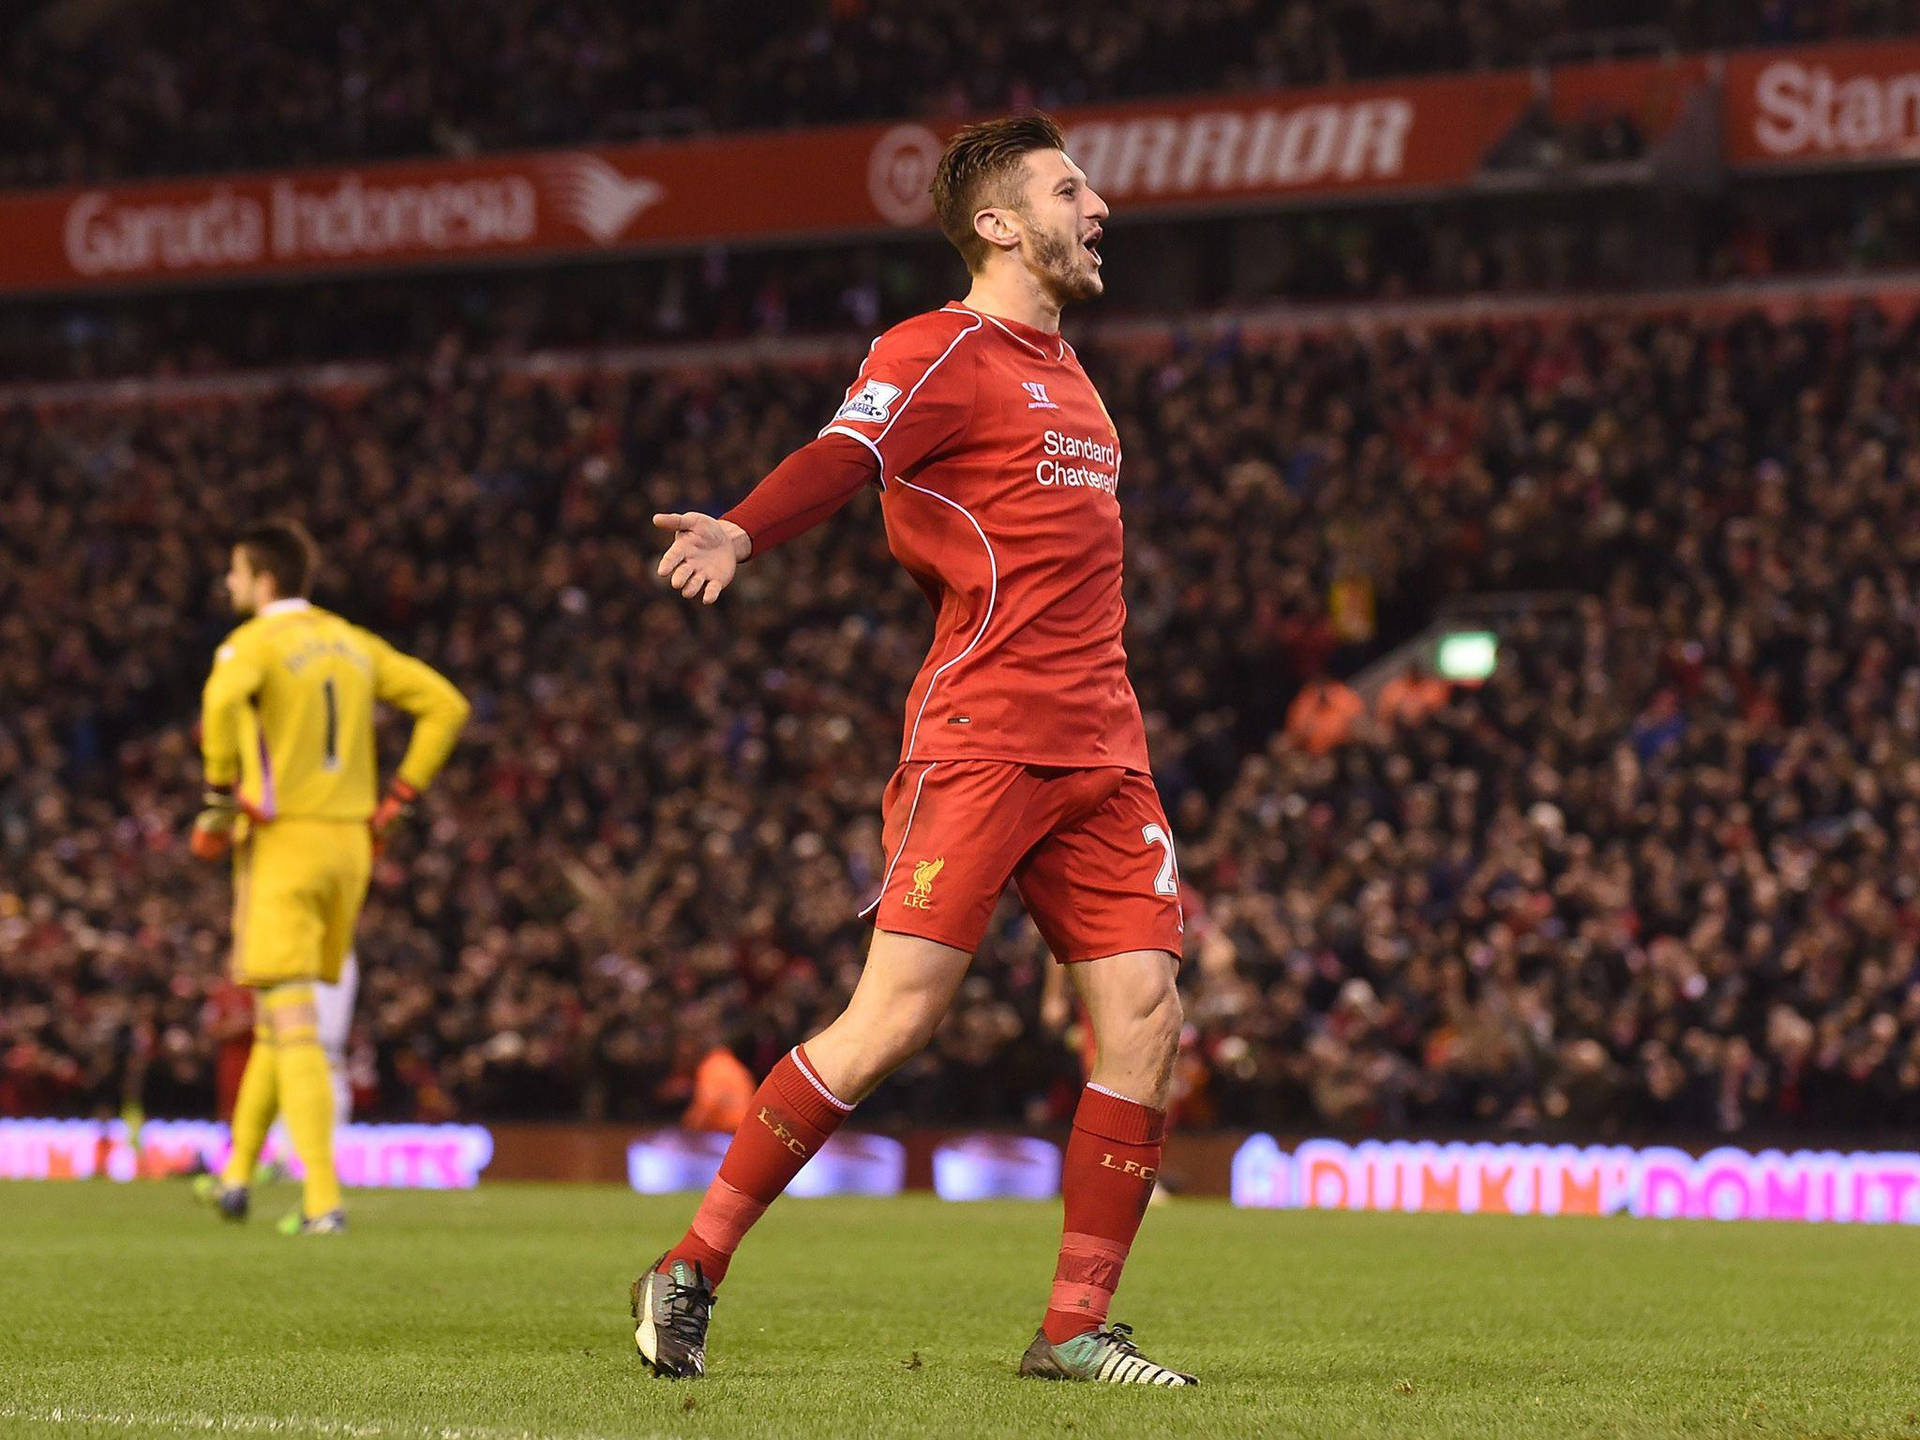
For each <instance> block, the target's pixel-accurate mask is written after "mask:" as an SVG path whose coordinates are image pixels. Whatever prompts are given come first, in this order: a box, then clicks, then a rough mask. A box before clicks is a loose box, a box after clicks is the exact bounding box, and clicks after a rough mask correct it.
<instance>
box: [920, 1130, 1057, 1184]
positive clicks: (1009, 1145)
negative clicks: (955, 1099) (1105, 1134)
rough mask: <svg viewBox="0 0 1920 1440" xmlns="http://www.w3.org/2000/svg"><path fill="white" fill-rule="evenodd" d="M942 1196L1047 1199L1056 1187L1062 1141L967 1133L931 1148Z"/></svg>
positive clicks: (935, 1177) (934, 1175)
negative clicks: (1053, 1142) (1060, 1143)
mask: <svg viewBox="0 0 1920 1440" xmlns="http://www.w3.org/2000/svg"><path fill="white" fill-rule="evenodd" d="M933 1189H934V1193H935V1194H937V1195H938V1196H939V1197H940V1198H941V1199H942V1200H1051V1199H1052V1198H1053V1197H1054V1196H1055V1195H1058V1194H1059V1193H1060V1147H1059V1146H1057V1145H1054V1144H1052V1143H1051V1142H1050V1141H1046V1140H1037V1139H1034V1138H1032V1137H1031V1136H1027V1135H967V1136H963V1137H962V1138H960V1139H958V1140H955V1141H953V1142H952V1143H950V1144H946V1145H942V1146H941V1147H940V1148H939V1149H937V1150H935V1151H934V1152H933Z"/></svg>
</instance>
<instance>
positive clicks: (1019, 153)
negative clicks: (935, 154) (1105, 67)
mask: <svg viewBox="0 0 1920 1440" xmlns="http://www.w3.org/2000/svg"><path fill="white" fill-rule="evenodd" d="M1065 145H1066V137H1065V136H1063V135H1062V134H1061V133H1060V126H1059V125H1058V124H1057V123H1056V122H1055V121H1054V119H1053V117H1052V116H1050V115H1042V114H1040V113H1039V112H1037V111H1036V112H1034V113H1033V114H1030V115H1007V116H1004V117H1002V118H1001V119H998V120H982V121H981V122H980V123H979V124H977V125H969V126H967V127H966V128H965V129H964V130H961V131H959V132H957V133H956V134H955V135H954V137H953V138H952V139H951V140H949V141H947V148H946V150H945V152H944V153H943V154H942V155H941V156H940V163H939V165H937V166H936V167H935V168H934V172H933V214H934V218H935V219H937V220H938V221H939V222H940V229H941V232H942V233H943V234H945V235H946V237H947V239H948V240H950V241H952V242H953V248H954V249H956V250H958V251H959V252H960V258H961V259H963V260H965V261H966V262H967V269H968V270H970V271H972V272H974V273H975V274H978V273H979V272H980V270H981V268H982V267H983V266H984V265H985V264H986V263H987V254H988V252H989V251H991V250H992V249H993V247H992V246H991V245H989V244H988V243H987V241H986V240H985V238H984V237H983V236H982V235H981V234H980V232H979V231H978V230H975V229H974V228H973V217H974V216H975V215H978V214H979V213H980V212H981V211H982V210H984V209H986V208H987V207H988V206H989V205H1002V206H1005V207H1007V208H1008V209H1015V208H1018V206H1019V204H1020V200H1021V195H1020V182H1021V179H1022V178H1023V177H1024V176H1025V174H1026V166H1025V164H1024V162H1025V160H1026V158H1027V156H1029V155H1031V154H1032V153H1033V152H1034V151H1036V150H1060V149H1064V148H1065Z"/></svg>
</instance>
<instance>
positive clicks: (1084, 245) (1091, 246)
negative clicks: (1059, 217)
mask: <svg viewBox="0 0 1920 1440" xmlns="http://www.w3.org/2000/svg"><path fill="white" fill-rule="evenodd" d="M1099 247H1100V232H1099V231H1098V230H1095V231H1094V232H1093V233H1092V234H1091V235H1089V236H1087V237H1086V239H1084V240H1082V241H1081V242H1080V248H1081V249H1082V250H1084V251H1086V252H1087V254H1089V255H1091V256H1092V257H1093V263H1094V264H1096V265H1098V264H1099V263H1100V248H1099Z"/></svg>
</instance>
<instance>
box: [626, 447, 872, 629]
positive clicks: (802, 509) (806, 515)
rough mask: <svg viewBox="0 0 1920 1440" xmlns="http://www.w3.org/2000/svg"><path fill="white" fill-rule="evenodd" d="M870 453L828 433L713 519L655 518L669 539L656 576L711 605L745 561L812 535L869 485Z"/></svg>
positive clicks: (686, 516)
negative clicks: (798, 538)
mask: <svg viewBox="0 0 1920 1440" xmlns="http://www.w3.org/2000/svg"><path fill="white" fill-rule="evenodd" d="M876 453H877V452H875V451H874V450H873V447H872V446H871V445H869V444H867V443H866V442H865V441H863V440H856V439H852V438H849V437H848V436H845V435H840V434H834V433H827V434H824V435H822V436H820V437H819V438H818V439H817V440H813V441H811V442H810V443H808V444H806V445H802V446H801V447H800V448H799V449H798V450H796V451H794V452H793V453H792V454H791V455H789V456H788V457H787V458H786V459H784V460H782V461H781V462H780V463H779V464H778V465H777V466H775V467H774V469H773V472H772V473H771V474H769V475H768V476H767V478H766V479H764V480H762V481H761V482H760V483H759V484H758V485H756V486H754V487H753V493H751V494H750V495H748V496H747V498H746V499H744V500H742V501H741V502H740V503H739V504H738V505H736V506H734V507H733V509H731V510H729V511H728V512H727V513H726V514H724V515H722V516H721V517H720V518H719V519H718V520H716V519H714V518H713V517H712V516H711V515H702V514H699V513H698V512H696V511H688V512H686V513H685V514H678V515H656V516H654V517H653V523H654V524H655V525H658V526H659V527H660V528H661V529H662V530H665V531H668V532H669V533H670V534H672V536H673V543H672V544H671V545H669V546H668V547H667V553H666V554H665V555H662V556H661V557H660V574H661V575H662V576H663V577H665V579H666V582H667V583H668V584H669V585H671V586H673V588H674V589H676V590H678V591H679V592H680V593H681V594H682V595H685V596H686V597H687V598H688V599H689V600H691V599H692V598H693V597H695V596H696V595H697V596H699V597H700V598H701V599H702V600H704V601H705V602H706V603H707V604H709V605H711V604H712V603H713V602H714V601H715V600H718V599H719V598H720V592H721V591H722V590H724V589H726V588H727V586H728V585H729V584H731V583H732V581H733V574H734V571H736V570H737V569H739V567H740V563H741V562H742V561H743V560H745V559H746V558H747V557H748V556H749V555H763V554H765V553H766V552H767V551H769V550H771V549H773V547H774V546H776V545H781V544H784V543H785V542H786V541H788V540H791V539H792V538H793V537H794V536H796V535H798V534H800V533H802V532H803V531H806V530H811V529H812V528H813V527H814V526H815V525H818V524H819V523H820V522H821V521H822V520H825V519H826V518H827V517H828V516H830V515H832V514H833V513H834V512H835V511H837V510H839V508H840V507H841V506H842V505H845V504H846V503H847V502H848V501H849V500H851V499H852V498H853V497H854V496H856V495H858V494H859V493H860V492H861V491H862V490H864V489H865V488H866V487H867V486H868V485H871V484H872V483H873V482H874V480H875V479H876V478H878V471H877V469H876V467H875V462H874V458H873V457H874V454H876Z"/></svg>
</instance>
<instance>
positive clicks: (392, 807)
mask: <svg viewBox="0 0 1920 1440" xmlns="http://www.w3.org/2000/svg"><path fill="white" fill-rule="evenodd" d="M419 798H420V792H419V791H418V790H416V789H414V788H413V786H411V785H409V784H407V782H406V781H404V780H402V779H401V778H400V777H399V776H398V775H396V776H394V777H393V782H392V783H391V784H390V785H388V786H387V793H386V794H385V795H382V796H381V797H380V803H379V804H378V805H376V806H375V807H374V811H373V817H372V818H371V819H369V820H368V821H367V828H368V829H369V830H371V831H372V832H373V853H374V854H376V855H378V854H379V853H380V852H381V851H382V850H385V849H386V848H387V832H388V831H390V830H391V829H393V827H394V826H395V825H398V824H399V823H400V822H401V821H402V820H404V819H406V818H407V816H409V815H411V814H412V813H413V804H414V802H415V801H416V800H418V799H419Z"/></svg>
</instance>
